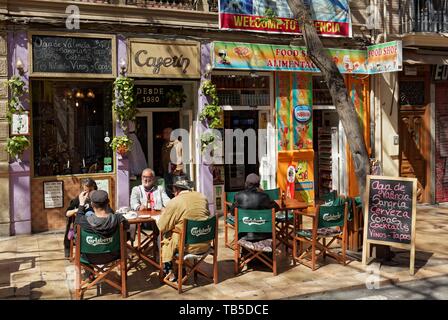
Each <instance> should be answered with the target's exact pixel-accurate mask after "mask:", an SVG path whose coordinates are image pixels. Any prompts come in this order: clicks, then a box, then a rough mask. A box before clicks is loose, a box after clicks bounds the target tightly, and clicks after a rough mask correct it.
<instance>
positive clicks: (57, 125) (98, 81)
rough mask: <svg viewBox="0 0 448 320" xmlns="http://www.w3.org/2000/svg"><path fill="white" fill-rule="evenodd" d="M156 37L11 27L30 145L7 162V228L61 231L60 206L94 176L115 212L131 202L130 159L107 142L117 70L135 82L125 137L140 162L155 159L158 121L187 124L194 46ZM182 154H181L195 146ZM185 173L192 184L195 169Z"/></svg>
mask: <svg viewBox="0 0 448 320" xmlns="http://www.w3.org/2000/svg"><path fill="white" fill-rule="evenodd" d="M157 37H158V36H157V35H155V36H154V38H148V36H147V35H145V37H144V38H143V37H142V38H136V37H129V38H126V37H123V36H122V35H115V34H103V33H65V32H54V31H42V30H39V31H34V30H28V31H15V32H11V33H10V36H9V38H8V47H9V48H10V53H11V55H10V56H11V60H10V65H9V75H10V77H11V76H12V75H18V76H20V78H21V79H23V81H24V82H25V86H26V87H28V88H29V93H27V94H25V95H24V96H23V97H21V101H22V104H23V107H24V109H25V111H26V114H27V116H28V122H26V121H25V123H28V126H27V127H26V128H22V131H21V132H20V134H21V135H25V136H27V137H28V139H29V140H30V141H31V147H30V148H28V149H27V150H26V151H25V152H24V154H23V156H22V157H21V158H19V159H11V160H10V170H9V171H10V174H9V179H10V215H11V221H12V223H11V225H12V226H11V234H26V233H31V232H42V231H47V230H55V229H62V228H64V227H65V223H66V218H65V210H66V208H67V206H68V205H69V202H70V200H71V199H73V198H74V197H76V196H77V195H78V194H79V191H80V182H81V179H83V178H93V179H94V180H95V181H96V182H97V184H98V187H99V188H100V189H103V190H105V191H107V192H108V193H109V197H110V203H111V206H112V208H113V209H118V208H120V207H123V206H128V205H129V197H130V188H131V186H132V185H131V183H132V181H131V182H130V176H131V175H132V174H133V165H134V166H135V164H134V162H132V161H130V159H131V158H132V157H131V156H125V157H121V156H118V155H117V154H115V153H114V152H113V150H112V149H111V147H110V143H111V141H112V139H113V138H114V136H117V135H123V131H122V129H121V128H120V126H119V125H118V124H117V121H116V115H115V114H114V113H113V111H112V101H113V82H114V80H115V79H116V78H117V77H118V76H119V75H120V74H125V75H126V76H128V77H131V78H133V79H134V80H135V90H136V94H137V97H138V108H139V111H140V112H139V114H138V117H137V122H136V126H135V128H133V129H132V133H133V134H135V135H136V136H137V139H138V140H139V141H140V144H141V149H142V150H143V154H142V153H140V154H139V155H138V156H139V157H140V159H139V160H140V164H141V166H150V167H155V166H156V165H158V163H157V160H158V159H160V150H159V149H160V146H161V143H162V137H161V130H163V128H164V127H165V126H171V127H173V129H175V128H179V127H184V128H186V129H187V130H189V129H190V127H191V126H192V119H193V110H194V106H195V105H196V103H197V87H198V79H199V77H200V72H199V44H198V43H196V42H194V41H186V40H183V39H175V40H171V41H162V40H160V39H157ZM18 66H20V67H21V68H20V69H21V70H19V69H18ZM21 71H22V72H21ZM179 96H182V97H183V99H181V100H182V102H181V103H177V104H176V103H175V102H173V101H179V100H178V99H177V100H176V99H174V100H173V99H170V98H169V97H179ZM22 119H23V118H22ZM22 123H23V122H22ZM13 127H14V126H13ZM22 127H23V126H22ZM190 131H192V130H190ZM190 139H191V141H190V145H194V143H193V142H192V141H193V137H190ZM157 148H159V149H157ZM186 151H187V152H188V156H189V157H192V154H193V152H195V151H194V148H190V149H189V150H186ZM134 160H135V157H134ZM142 163H143V164H142ZM186 170H187V171H188V174H189V175H190V176H191V177H192V179H194V180H195V175H196V174H197V172H195V171H194V169H193V167H192V166H191V165H188V166H187V168H186ZM134 171H135V170H134Z"/></svg>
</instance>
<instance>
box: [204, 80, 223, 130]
mask: <svg viewBox="0 0 448 320" xmlns="http://www.w3.org/2000/svg"><path fill="white" fill-rule="evenodd" d="M202 93H203V94H204V95H205V96H206V97H207V98H208V101H209V102H210V103H209V104H207V105H206V106H205V107H204V109H202V112H201V114H200V115H199V120H201V121H204V120H205V121H206V122H207V124H208V126H209V128H212V129H214V128H221V127H222V125H223V124H222V108H221V107H220V106H219V100H218V91H217V89H216V86H215V85H214V84H213V83H212V82H211V81H210V80H206V81H204V82H203V83H202Z"/></svg>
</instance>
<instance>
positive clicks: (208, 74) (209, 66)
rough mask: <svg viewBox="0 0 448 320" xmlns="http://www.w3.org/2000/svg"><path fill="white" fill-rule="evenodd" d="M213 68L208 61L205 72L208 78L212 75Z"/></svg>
mask: <svg viewBox="0 0 448 320" xmlns="http://www.w3.org/2000/svg"><path fill="white" fill-rule="evenodd" d="M212 70H213V68H212V65H211V64H210V63H207V64H206V65H205V73H204V77H205V78H208V77H209V76H210V73H211V72H212Z"/></svg>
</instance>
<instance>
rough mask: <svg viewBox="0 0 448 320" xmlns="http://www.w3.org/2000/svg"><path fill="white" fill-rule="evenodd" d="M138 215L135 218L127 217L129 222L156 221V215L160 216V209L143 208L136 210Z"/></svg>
mask: <svg viewBox="0 0 448 320" xmlns="http://www.w3.org/2000/svg"><path fill="white" fill-rule="evenodd" d="M136 212H137V215H138V217H137V218H135V219H128V222H129V223H131V224H132V223H145V222H151V221H156V220H157V217H158V216H160V214H161V213H162V211H160V210H151V209H144V210H139V211H136Z"/></svg>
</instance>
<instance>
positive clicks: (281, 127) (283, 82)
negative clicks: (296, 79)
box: [275, 72, 291, 151]
mask: <svg viewBox="0 0 448 320" xmlns="http://www.w3.org/2000/svg"><path fill="white" fill-rule="evenodd" d="M275 76H276V79H275V86H276V90H275V92H276V94H277V96H276V98H275V105H276V110H277V128H278V143H279V145H278V151H287V150H291V120H290V119H291V99H290V95H291V75H290V73H286V72H279V73H277V74H276V75H275Z"/></svg>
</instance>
